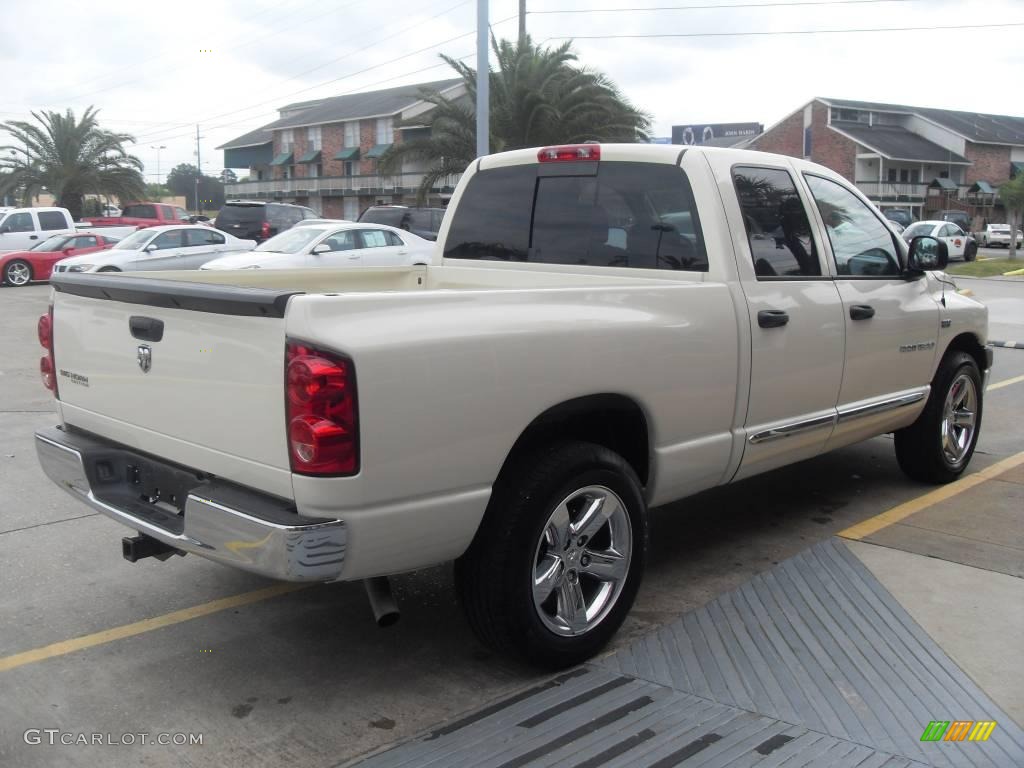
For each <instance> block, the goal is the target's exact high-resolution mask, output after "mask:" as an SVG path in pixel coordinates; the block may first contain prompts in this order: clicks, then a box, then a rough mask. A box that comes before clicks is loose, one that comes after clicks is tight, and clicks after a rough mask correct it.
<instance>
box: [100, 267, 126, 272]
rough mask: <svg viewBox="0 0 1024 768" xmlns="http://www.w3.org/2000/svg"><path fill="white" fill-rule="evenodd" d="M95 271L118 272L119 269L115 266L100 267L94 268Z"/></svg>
mask: <svg viewBox="0 0 1024 768" xmlns="http://www.w3.org/2000/svg"><path fill="white" fill-rule="evenodd" d="M96 271H97V272H120V271H121V270H120V269H118V268H117V267H100V268H99V269H97V270H96Z"/></svg>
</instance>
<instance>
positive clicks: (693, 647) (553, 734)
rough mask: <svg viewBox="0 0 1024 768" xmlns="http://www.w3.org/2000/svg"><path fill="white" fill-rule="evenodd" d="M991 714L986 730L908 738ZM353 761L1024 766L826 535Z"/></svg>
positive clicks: (925, 642) (943, 660) (896, 608)
mask: <svg viewBox="0 0 1024 768" xmlns="http://www.w3.org/2000/svg"><path fill="white" fill-rule="evenodd" d="M932 720H949V721H954V720H975V721H978V720H994V721H997V722H998V725H997V726H996V728H995V730H994V732H993V733H992V735H991V737H990V738H989V739H988V741H986V742H969V741H968V742H952V741H939V742H922V741H920V739H921V735H922V733H923V732H924V730H925V728H926V727H927V726H928V724H929V722H930V721H932ZM360 765H362V766H366V768H398V767H399V766H408V767H409V768H412V767H413V766H415V767H416V768H420V767H421V766H436V767H438V768H440V767H442V766H443V767H444V768H456V767H457V766H466V767H467V768H468V767H472V768H524V767H525V766H565V767H566V768H598V766H601V767H602V768H603V767H604V766H608V767H609V768H612V767H613V766H647V767H648V768H672V767H673V766H682V767H683V768H697V766H701V767H702V768H713V767H717V768H725V767H726V766H729V767H730V768H731V767H732V766H737V767H740V766H757V768H774V767H775V766H785V768H798V766H814V767H818V766H820V767H821V768H826V767H827V768H842V767H844V766H849V767H850V768H853V767H854V766H856V768H883V766H884V767H885V768H897V766H899V767H903V766H941V767H942V768H946V767H947V766H949V767H952V768H958V767H959V766H969V767H970V768H1010V767H1011V766H1024V732H1022V730H1021V728H1020V727H1018V726H1017V725H1016V724H1015V723H1014V722H1013V721H1012V720H1010V718H1009V717H1007V716H1006V715H1005V714H1003V713H1002V712H1001V711H1000V710H999V709H998V707H996V706H995V704H993V702H991V701H990V700H989V699H988V697H987V696H986V695H985V694H984V693H983V692H982V691H981V690H980V689H979V688H978V687H977V686H976V685H975V684H974V683H973V682H971V680H970V679H969V678H968V677H967V676H966V675H965V674H964V673H963V672H962V671H961V670H960V669H959V668H958V667H957V666H956V665H955V664H954V663H953V662H952V661H951V660H950V659H949V658H948V657H947V656H946V655H945V654H944V653H943V652H942V650H941V649H940V648H939V647H938V646H937V645H936V644H935V643H934V642H933V641H932V640H931V639H930V638H929V637H928V636H927V635H926V634H925V633H924V632H923V631H922V630H921V628H920V627H918V625H917V624H916V623H915V622H914V621H913V619H911V617H910V616H909V615H908V614H907V612H906V611H905V610H904V609H903V608H902V607H901V606H900V605H899V604H898V603H897V602H896V601H895V600H894V599H893V598H892V596H891V595H890V594H889V593H888V592H887V591H886V590H885V589H884V588H883V587H882V585H881V584H880V583H879V582H878V581H877V580H876V579H875V578H874V576H872V575H871V573H870V572H869V571H868V570H867V569H866V568H865V567H864V566H863V565H862V564H861V563H860V561H859V560H857V559H856V558H855V557H854V556H853V554H852V553H851V552H850V551H849V549H847V547H846V545H845V544H843V543H842V542H841V541H840V540H838V539H831V540H828V541H824V542H821V543H819V544H817V545H815V546H813V547H811V548H810V549H809V550H806V551H805V552H803V553H801V554H800V555H797V556H796V557H794V558H792V559H790V560H787V561H785V562H783V563H781V564H779V565H778V566H776V567H775V568H773V569H771V570H769V571H767V572H765V573H763V574H761V575H759V576H757V577H755V578H753V579H752V580H751V581H749V582H747V583H746V584H744V585H743V586H742V587H740V588H739V589H736V590H734V591H732V592H728V593H726V594H724V595H722V596H720V597H718V598H716V599H715V600H713V601H711V602H710V603H708V604H707V605H705V606H704V607H702V608H699V609H697V610H695V611H691V612H690V613H687V614H685V615H684V616H682V617H681V618H680V619H678V620H677V621H675V622H673V623H671V624H669V625H667V626H665V627H662V628H661V629H659V630H658V631H656V632H654V633H652V634H650V635H647V636H646V637H643V638H641V639H640V640H638V641H637V642H635V643H633V644H632V645H631V646H629V647H627V648H625V649H623V650H621V651H618V652H616V653H614V654H612V655H610V656H608V657H605V658H604V659H601V660H598V661H597V662H595V663H592V664H587V665H585V666H583V667H580V668H578V669H575V670H572V671H570V672H567V673H565V674H562V675H560V676H558V677H556V678H554V679H552V680H549V681H547V682H545V683H542V684H540V685H536V686H534V687H532V688H530V689H528V690H526V691H523V692H521V693H519V694H517V695H514V696H512V697H510V698H507V699H504V700H503V701H500V702H497V703H496V704H492V705H490V706H488V707H485V708H483V709H480V710H478V711H476V712H475V713H473V714H470V715H468V716H466V717H464V718H461V719H459V720H456V721H452V722H450V723H447V724H444V725H441V726H439V727H438V728H436V729H435V730H433V731H431V732H430V733H428V734H426V735H423V736H420V737H418V738H416V739H413V740H411V741H408V742H405V743H403V744H400V745H398V746H395V747H392V748H391V749H389V750H387V751H385V752H382V753H379V754H376V755H373V756H371V757H369V758H367V759H366V760H364V761H362V762H361V763H360Z"/></svg>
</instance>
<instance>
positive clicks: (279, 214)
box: [218, 203, 295, 230]
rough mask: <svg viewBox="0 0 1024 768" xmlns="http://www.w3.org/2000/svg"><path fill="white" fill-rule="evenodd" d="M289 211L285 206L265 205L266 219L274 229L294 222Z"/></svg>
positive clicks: (285, 227) (279, 228) (285, 226)
mask: <svg viewBox="0 0 1024 768" xmlns="http://www.w3.org/2000/svg"><path fill="white" fill-rule="evenodd" d="M290 213H291V212H290V211H289V210H288V207H287V206H284V205H274V204H273V203H271V204H269V205H267V221H269V222H270V226H272V227H273V228H274V229H277V230H283V229H288V227H290V226H291V225H292V224H294V223H295V218H294V216H292V215H290ZM218 223H219V222H218Z"/></svg>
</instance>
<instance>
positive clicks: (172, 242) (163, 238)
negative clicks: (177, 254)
mask: <svg viewBox="0 0 1024 768" xmlns="http://www.w3.org/2000/svg"><path fill="white" fill-rule="evenodd" d="M181 240H182V230H180V229H175V230H172V231H170V232H162V233H161V234H159V235H157V238H156V239H155V240H154V241H153V245H155V246H156V249H157V250H158V251H162V250H165V249H167V248H181V246H182V242H181Z"/></svg>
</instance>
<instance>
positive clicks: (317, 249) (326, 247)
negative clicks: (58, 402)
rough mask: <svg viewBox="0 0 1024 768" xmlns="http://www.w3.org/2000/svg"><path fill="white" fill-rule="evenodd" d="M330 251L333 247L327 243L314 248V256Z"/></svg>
mask: <svg viewBox="0 0 1024 768" xmlns="http://www.w3.org/2000/svg"><path fill="white" fill-rule="evenodd" d="M330 250H331V246H329V245H328V244H327V243H320V245H314V246H313V255H314V256H319V255H320V254H321V253H327V252H328V251H330Z"/></svg>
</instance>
